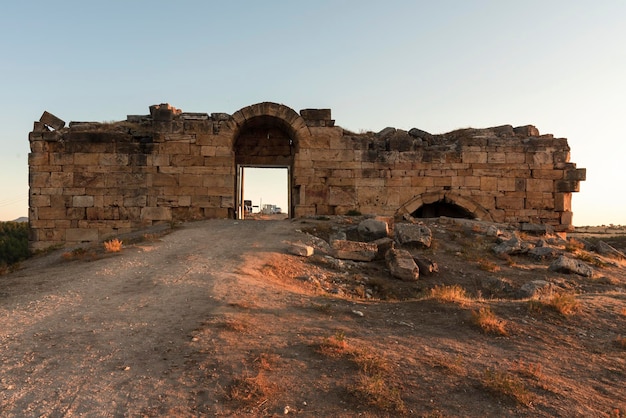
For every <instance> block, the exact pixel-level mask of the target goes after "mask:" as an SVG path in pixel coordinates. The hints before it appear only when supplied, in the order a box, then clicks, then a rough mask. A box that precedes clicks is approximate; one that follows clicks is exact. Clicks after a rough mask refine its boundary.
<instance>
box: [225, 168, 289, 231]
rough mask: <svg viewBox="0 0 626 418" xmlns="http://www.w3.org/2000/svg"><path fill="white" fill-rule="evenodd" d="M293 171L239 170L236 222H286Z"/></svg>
mask: <svg viewBox="0 0 626 418" xmlns="http://www.w3.org/2000/svg"><path fill="white" fill-rule="evenodd" d="M290 172H291V169H290V167H288V166H287V167H284V166H271V167H268V166H248V165H239V166H238V167H237V174H238V175H237V178H238V182H237V203H238V204H237V218H238V219H264V220H267V219H272V220H278V219H286V218H289V217H290V215H291V213H290V205H289V202H290V201H291V198H290V193H289V191H290V190H291V188H290V183H291V182H290V178H291V173H290Z"/></svg>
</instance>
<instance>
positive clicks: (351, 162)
mask: <svg viewBox="0 0 626 418" xmlns="http://www.w3.org/2000/svg"><path fill="white" fill-rule="evenodd" d="M29 140H30V146H31V153H30V154H29V169H30V172H29V186H30V193H29V204H30V211H29V221H30V226H31V247H32V248H33V249H40V248H45V247H48V246H51V245H58V244H68V245H72V244H78V243H81V242H92V241H99V240H103V239H106V238H109V237H113V236H116V235H119V234H123V233H127V232H131V231H133V230H136V229H138V228H142V227H146V226H149V225H152V224H154V223H159V222H171V221H178V220H194V219H206V218H228V217H231V218H232V217H235V216H237V212H238V210H237V208H238V199H237V198H236V195H237V188H236V184H237V171H238V170H237V167H238V165H244V166H281V167H290V177H291V178H290V186H289V187H290V208H289V213H290V215H291V216H293V217H301V216H306V215H333V214H345V213H346V212H347V211H350V210H358V211H360V212H361V213H363V214H376V215H383V216H403V215H406V214H416V213H417V212H416V211H418V210H419V209H420V208H422V207H426V206H424V205H429V204H433V203H436V202H444V203H447V204H452V205H456V206H457V207H460V208H462V209H463V210H465V211H467V213H469V214H470V215H471V216H473V217H476V218H480V219H483V220H490V221H495V222H507V223H520V224H522V225H524V224H542V225H548V226H550V228H554V230H556V231H560V232H565V231H570V230H571V229H572V210H571V196H572V195H571V193H572V192H577V191H578V190H579V184H580V181H582V180H584V179H585V169H578V168H576V164H574V163H570V162H569V156H570V152H569V151H570V149H569V146H568V144H567V140H566V139H559V138H554V137H553V136H552V135H540V134H539V132H538V130H537V129H536V128H535V127H533V126H530V125H529V126H522V127H517V128H513V127H512V126H510V125H505V126H499V127H494V128H489V129H461V130H457V131H453V132H450V133H447V134H442V135H431V134H429V133H427V132H424V131H421V130H419V129H412V130H410V131H408V132H406V131H402V130H398V129H394V128H386V129H384V130H382V131H381V132H378V133H371V132H370V133H364V134H355V133H352V132H348V131H346V130H344V129H342V128H341V127H338V126H335V124H334V121H333V120H332V119H331V112H330V110H329V109H305V110H302V111H300V113H296V112H295V111H294V110H292V109H290V108H289V107H286V106H284V105H279V104H276V103H267V102H266V103H260V104H256V105H252V106H248V107H246V108H243V109H241V110H239V111H237V112H236V113H234V114H233V115H228V114H225V113H213V114H210V115H209V114H206V113H184V112H182V111H180V110H178V109H176V108H173V107H171V106H170V105H168V104H161V105H155V106H151V107H150V114H149V115H137V116H134V115H131V116H128V117H127V119H126V120H125V121H121V122H115V123H93V122H71V123H70V124H69V127H65V122H63V121H62V120H61V119H59V118H57V117H55V116H54V115H52V114H50V113H48V112H44V114H43V115H42V117H41V119H40V120H39V121H37V122H35V124H34V129H33V132H31V133H30V135H29Z"/></svg>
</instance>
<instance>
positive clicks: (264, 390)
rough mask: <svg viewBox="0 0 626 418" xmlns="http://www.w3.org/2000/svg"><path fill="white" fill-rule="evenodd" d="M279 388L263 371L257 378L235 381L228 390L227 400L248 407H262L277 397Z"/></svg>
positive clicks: (242, 377)
mask: <svg viewBox="0 0 626 418" xmlns="http://www.w3.org/2000/svg"><path fill="white" fill-rule="evenodd" d="M277 391H278V388H277V386H276V385H275V384H273V383H272V382H270V381H269V379H268V378H267V376H265V374H264V373H263V372H262V371H259V372H258V373H257V375H256V376H253V377H252V376H246V375H244V376H240V377H237V378H235V379H233V381H232V383H231V384H230V385H229V386H228V388H227V390H226V398H227V399H228V400H229V401H232V402H240V403H243V404H246V405H250V404H257V405H260V404H262V403H264V402H266V401H267V400H268V399H269V398H270V397H271V396H273V395H275V394H276V392H277Z"/></svg>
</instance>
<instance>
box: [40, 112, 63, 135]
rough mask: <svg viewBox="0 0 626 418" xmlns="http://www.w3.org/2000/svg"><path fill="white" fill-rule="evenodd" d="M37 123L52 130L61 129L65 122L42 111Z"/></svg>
mask: <svg viewBox="0 0 626 418" xmlns="http://www.w3.org/2000/svg"><path fill="white" fill-rule="evenodd" d="M39 122H41V123H43V124H45V125H46V126H49V127H51V128H52V129H55V130H56V129H61V128H63V127H64V126H65V121H63V120H61V119H60V118H58V117H56V116H54V115H53V114H52V113H50V112H48V111H44V112H43V114H42V115H41V117H40V118H39Z"/></svg>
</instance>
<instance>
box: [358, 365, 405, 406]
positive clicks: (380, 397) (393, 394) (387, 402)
mask: <svg viewBox="0 0 626 418" xmlns="http://www.w3.org/2000/svg"><path fill="white" fill-rule="evenodd" d="M349 391H350V393H351V394H352V395H353V396H355V397H356V398H358V399H359V400H361V401H363V402H366V403H367V404H368V405H370V406H372V407H375V408H378V409H381V410H383V411H393V412H396V413H404V412H406V406H405V404H404V401H403V400H402V397H401V391H400V388H398V387H397V386H394V385H390V384H389V382H388V380H387V379H385V377H384V376H382V375H379V374H377V375H374V376H370V375H367V374H365V373H361V374H360V375H359V377H358V380H357V382H356V383H355V384H354V385H352V386H350V387H349Z"/></svg>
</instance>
